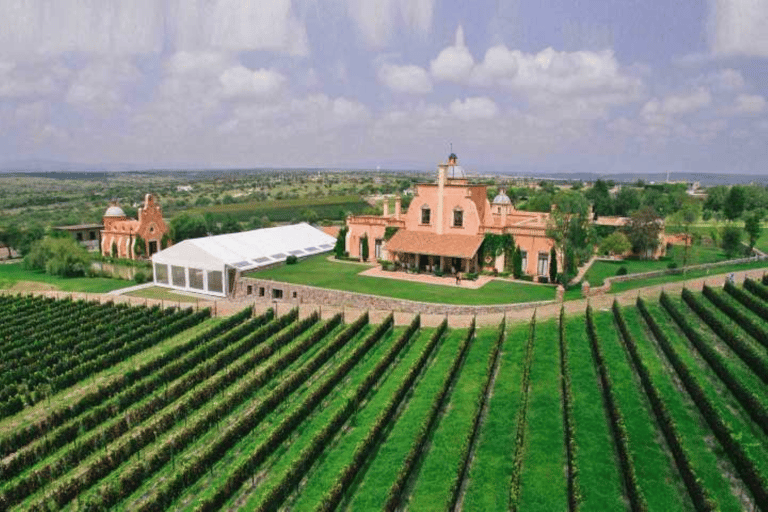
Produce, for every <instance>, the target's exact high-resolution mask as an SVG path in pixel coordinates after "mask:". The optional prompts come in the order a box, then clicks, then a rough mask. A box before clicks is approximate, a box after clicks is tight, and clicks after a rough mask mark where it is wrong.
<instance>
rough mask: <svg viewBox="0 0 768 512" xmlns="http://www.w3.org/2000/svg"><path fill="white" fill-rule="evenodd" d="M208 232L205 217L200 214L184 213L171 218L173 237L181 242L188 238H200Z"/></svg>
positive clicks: (177, 241)
mask: <svg viewBox="0 0 768 512" xmlns="http://www.w3.org/2000/svg"><path fill="white" fill-rule="evenodd" d="M207 234H208V226H207V224H206V222H205V218H204V217H203V216H202V215H200V214H192V213H182V214H181V215H177V216H176V217H174V218H173V219H171V238H172V239H173V240H174V241H175V242H176V243H179V242H181V241H182V240H186V239H188V238H199V237H203V236H206V235H207Z"/></svg>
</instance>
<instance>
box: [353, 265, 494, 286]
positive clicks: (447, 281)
mask: <svg viewBox="0 0 768 512" xmlns="http://www.w3.org/2000/svg"><path fill="white" fill-rule="evenodd" d="M359 275H361V276H369V277H381V278H384V279H397V280H398V281H411V282H414V283H426V284H436V285H440V286H452V287H454V288H469V289H471V290H476V289H478V288H481V287H483V286H485V284H486V283H488V282H490V281H492V280H493V279H494V278H493V277H491V276H478V277H477V279H476V280H474V281H471V280H469V279H462V280H461V284H457V283H456V277H455V276H443V277H437V276H436V275H433V274H409V273H408V272H403V271H402V270H398V271H388V270H381V267H373V268H370V269H368V270H366V271H365V272H360V274H359Z"/></svg>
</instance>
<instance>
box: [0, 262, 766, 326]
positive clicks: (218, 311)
mask: <svg viewBox="0 0 768 512" xmlns="http://www.w3.org/2000/svg"><path fill="white" fill-rule="evenodd" d="M766 273H768V268H765V269H753V270H742V271H739V272H733V273H732V274H733V276H734V281H735V282H736V283H742V282H743V281H744V278H745V277H750V278H752V279H755V280H759V279H762V277H763V275H764V274H766ZM729 275H731V273H724V274H717V275H711V276H706V277H699V278H695V279H689V280H687V281H677V282H671V283H665V284H659V285H654V286H648V287H646V288H638V289H636V290H629V291H625V292H619V293H606V294H604V295H600V296H595V297H590V298H589V299H578V300H571V301H566V302H562V303H561V302H551V303H548V304H544V305H538V306H535V305H531V306H530V307H526V306H525V305H522V304H510V305H509V309H507V310H505V311H504V312H503V313H500V312H499V313H488V314H478V315H477V323H478V325H498V324H499V323H500V322H501V319H502V318H503V317H504V316H506V318H507V320H508V321H517V320H521V321H527V320H529V319H530V318H531V316H532V315H533V313H534V311H535V312H536V316H537V318H542V319H543V318H551V317H554V316H557V315H559V314H560V308H561V307H564V308H565V312H566V313H578V312H582V311H584V309H586V307H587V304H591V305H592V307H593V308H595V309H608V308H610V307H611V305H612V304H613V301H614V300H618V301H619V303H620V304H622V305H629V304H634V303H635V301H636V300H637V297H638V296H640V297H643V298H649V299H656V298H658V297H659V295H660V294H661V292H662V290H664V291H667V292H669V293H680V292H681V291H682V289H683V288H689V289H691V290H696V291H698V290H701V289H702V287H703V286H704V284H708V285H710V286H718V287H719V286H722V285H723V284H724V283H725V281H726V279H728V276H729ZM19 284H21V283H19ZM32 284H34V285H37V284H39V283H31V284H30V286H29V287H23V288H22V287H18V288H17V287H14V289H13V290H0V293H11V294H17V293H34V294H42V295H46V296H49V297H57V298H67V297H71V298H72V299H75V300H78V299H84V300H97V301H99V302H102V303H103V302H116V303H117V302H119V303H130V304H134V305H149V306H151V305H159V306H161V307H193V308H195V309H200V308H206V307H208V308H211V311H212V312H213V314H214V315H216V316H229V315H232V314H234V313H237V312H238V311H242V310H243V309H244V308H246V307H252V308H253V309H254V312H255V313H257V314H258V313H260V312H263V311H265V310H266V309H267V308H270V307H274V308H276V310H277V311H276V312H277V313H278V314H283V313H286V312H288V311H289V310H290V309H292V308H294V307H297V306H298V307H299V310H300V314H301V316H302V317H304V316H306V315H308V314H310V313H311V312H312V311H317V310H319V311H320V313H321V316H322V317H323V318H330V317H332V316H333V315H335V314H337V313H342V314H343V315H344V318H345V321H346V320H351V319H354V318H357V316H359V315H360V314H362V313H363V310H362V309H359V308H353V307H349V306H341V305H339V306H336V305H332V304H306V303H301V304H298V303H296V302H295V301H293V302H291V301H286V302H275V301H271V300H264V299H261V300H259V299H258V298H255V297H249V298H243V299H211V300H199V301H198V302H196V303H178V302H176V301H168V300H158V299H144V298H141V297H130V296H127V295H114V294H106V293H104V294H101V293H70V292H62V291H52V290H45V289H39V288H38V287H37V286H32ZM449 307H450V306H446V312H447V311H449V310H448V308H449ZM481 308H482V306H478V309H481ZM369 313H370V316H371V321H372V322H374V323H375V322H377V321H381V319H383V318H385V317H386V316H387V315H388V314H389V313H390V311H370V312H369ZM472 316H473V315H471V314H463V315H448V322H449V325H450V326H451V327H467V326H468V325H469V322H470V321H471V320H472ZM445 317H446V314H445V313H442V314H440V313H433V314H424V315H422V324H423V325H424V326H425V327H434V326H437V325H439V324H440V322H442V321H443V319H444V318H445ZM412 318H413V314H411V313H404V312H398V311H395V322H396V324H397V325H407V324H409V323H410V321H411V319H412Z"/></svg>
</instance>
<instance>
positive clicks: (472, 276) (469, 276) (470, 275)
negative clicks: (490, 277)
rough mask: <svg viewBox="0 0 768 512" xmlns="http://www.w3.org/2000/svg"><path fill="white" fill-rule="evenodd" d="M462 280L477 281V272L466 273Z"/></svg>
mask: <svg viewBox="0 0 768 512" xmlns="http://www.w3.org/2000/svg"><path fill="white" fill-rule="evenodd" d="M464 279H467V280H469V281H475V280H477V272H467V274H466V275H465V276H464Z"/></svg>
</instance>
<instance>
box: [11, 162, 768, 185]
mask: <svg viewBox="0 0 768 512" xmlns="http://www.w3.org/2000/svg"><path fill="white" fill-rule="evenodd" d="M340 170H341V171H347V172H354V171H356V170H357V171H361V172H374V171H379V172H399V171H402V172H431V169H421V170H417V169H407V170H405V169H399V170H398V169H383V168H381V169H374V168H353V167H349V168H340V167H332V168H296V167H285V168H273V167H269V168H258V167H254V168H251V169H247V168H217V167H202V166H199V165H194V164H190V165H173V166H157V165H151V164H145V165H141V164H125V163H117V164H114V163H112V164H89V163H77V162H63V161H57V160H45V159H30V160H16V161H6V162H0V173H6V174H7V173H25V174H26V173H29V174H41V173H43V174H49V173H59V172H63V173H109V172H128V171H143V172H147V171H158V172H162V171H166V172H167V171H173V172H174V173H178V172H189V173H195V174H201V173H202V174H208V173H211V174H214V173H219V172H236V173H252V172H259V171H287V172H302V171H306V172H322V171H326V172H329V171H340ZM489 174H491V175H497V176H526V177H534V178H542V179H556V180H580V181H595V180H597V179H604V180H613V181H617V182H634V181H637V180H643V181H645V182H646V183H647V182H651V181H654V182H663V181H666V179H667V173H666V172H656V173H637V172H629V173H587V172H547V171H544V170H538V171H496V172H491V173H489ZM669 179H670V181H687V182H693V181H698V182H699V183H701V184H702V185H704V186H712V185H732V184H746V183H759V184H764V185H768V175H761V174H730V173H702V172H699V173H695V172H674V173H671V174H670V175H669Z"/></svg>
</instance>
